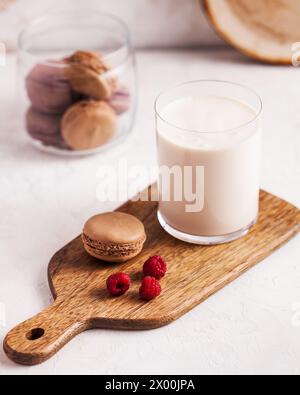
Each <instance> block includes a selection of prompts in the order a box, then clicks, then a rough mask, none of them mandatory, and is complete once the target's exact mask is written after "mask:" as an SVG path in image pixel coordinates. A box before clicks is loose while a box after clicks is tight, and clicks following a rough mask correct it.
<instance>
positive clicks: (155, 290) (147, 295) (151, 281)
mask: <svg viewBox="0 0 300 395" xmlns="http://www.w3.org/2000/svg"><path fill="white" fill-rule="evenodd" d="M160 294H161V286H160V283H159V281H158V280H156V278H154V277H150V276H147V277H145V278H144V280H143V282H142V286H141V288H140V297H141V298H142V299H143V300H146V301H149V300H152V299H155V298H157V297H158V296H159V295H160Z"/></svg>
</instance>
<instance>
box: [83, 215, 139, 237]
mask: <svg viewBox="0 0 300 395" xmlns="http://www.w3.org/2000/svg"><path fill="white" fill-rule="evenodd" d="M83 233H84V234H85V235H87V236H88V237H89V238H90V239H92V240H96V241H98V242H101V243H105V244H117V245H119V244H131V243H138V242H140V240H142V239H144V238H145V228H144V225H143V223H142V222H141V221H140V220H139V219H138V218H136V217H134V216H133V215H130V214H124V213H119V212H113V213H104V214H100V215H96V216H94V217H92V218H91V219H89V220H88V221H87V222H86V224H85V226H84V230H83Z"/></svg>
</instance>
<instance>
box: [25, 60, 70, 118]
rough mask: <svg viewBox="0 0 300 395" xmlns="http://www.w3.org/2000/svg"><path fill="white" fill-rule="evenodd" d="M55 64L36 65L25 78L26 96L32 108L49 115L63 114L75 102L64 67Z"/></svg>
mask: <svg viewBox="0 0 300 395" xmlns="http://www.w3.org/2000/svg"><path fill="white" fill-rule="evenodd" d="M57 64H58V65H57V66H55V65H51V64H38V65H36V66H35V67H34V68H33V69H32V71H31V72H30V73H29V74H28V76H27V78H26V89H27V94H28V97H29V99H30V101H31V103H32V105H33V107H34V108H36V109H37V110H40V111H42V112H46V113H50V114H59V113H63V112H64V111H65V110H66V109H67V108H68V107H69V106H70V105H72V104H73V103H74V101H75V100H76V97H74V93H73V91H72V88H71V85H70V84H69V82H68V80H67V78H66V77H65V72H64V67H62V66H59V64H60V63H59V62H57Z"/></svg>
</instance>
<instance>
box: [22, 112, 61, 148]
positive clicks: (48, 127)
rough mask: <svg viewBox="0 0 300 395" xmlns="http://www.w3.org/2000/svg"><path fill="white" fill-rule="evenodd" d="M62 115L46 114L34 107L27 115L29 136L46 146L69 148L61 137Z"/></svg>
mask: <svg viewBox="0 0 300 395" xmlns="http://www.w3.org/2000/svg"><path fill="white" fill-rule="evenodd" d="M61 121H62V115H55V114H46V113H43V112H40V111H38V110H36V109H34V108H33V107H31V108H29V110H28V111H27V114H26V128H27V132H28V134H29V135H30V136H31V137H32V138H33V139H34V140H38V141H40V142H42V143H43V144H45V145H51V146H54V147H59V148H67V146H66V143H65V142H64V140H63V138H62V135H61Z"/></svg>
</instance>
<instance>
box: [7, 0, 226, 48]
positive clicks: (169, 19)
mask: <svg viewBox="0 0 300 395" xmlns="http://www.w3.org/2000/svg"><path fill="white" fill-rule="evenodd" d="M70 6H71V7H72V9H75V8H81V9H82V8H87V7H88V8H95V7H96V8H97V9H101V10H102V11H104V12H109V13H111V14H114V15H116V16H118V17H120V18H122V19H123V20H124V21H125V22H126V23H127V25H128V26H129V28H130V30H131V33H132V36H133V40H134V43H135V45H137V46H140V47H153V46H160V47H162V46H176V47H177V46H181V45H182V46H183V45H199V44H201V45H210V44H219V43H221V42H222V41H221V40H219V39H218V38H217V35H216V34H215V32H214V31H213V29H212V28H211V27H210V26H209V24H208V22H207V21H206V19H205V16H204V13H203V12H202V10H201V7H200V2H199V0H43V1H36V0H15V2H14V3H12V5H11V6H10V7H9V8H8V9H7V10H6V11H4V12H2V13H0V41H1V40H2V41H3V40H4V41H6V42H8V44H9V45H10V46H14V45H15V43H16V37H17V34H18V32H19V31H20V29H22V28H23V26H24V25H26V23H27V22H28V21H29V20H30V19H31V18H35V17H37V16H39V15H41V14H44V13H46V12H47V11H48V10H51V9H56V8H57V9H65V8H68V7H70Z"/></svg>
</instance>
